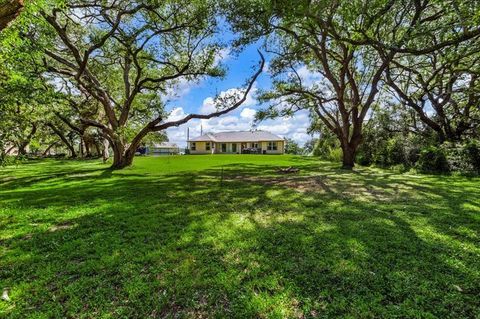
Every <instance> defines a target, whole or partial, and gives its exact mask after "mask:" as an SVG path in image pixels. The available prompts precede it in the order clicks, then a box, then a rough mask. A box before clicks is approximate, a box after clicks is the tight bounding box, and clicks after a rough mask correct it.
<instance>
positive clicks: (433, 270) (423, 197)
mask: <svg viewBox="0 0 480 319" xmlns="http://www.w3.org/2000/svg"><path fill="white" fill-rule="evenodd" d="M316 166H317V165H316V164H312V165H311V166H309V165H306V166H305V167H304V168H303V171H302V172H301V173H300V174H299V175H295V176H283V175H282V176H277V175H276V174H275V170H276V167H275V166H270V167H265V166H262V165H259V166H255V165H250V164H239V165H235V166H231V167H228V168H225V167H224V175H223V178H222V177H221V175H220V174H221V170H219V169H211V170H204V171H199V172H195V173H188V174H186V173H182V174H178V175H166V176H145V175H142V174H129V175H117V174H115V173H113V174H106V175H103V174H101V175H100V176H98V175H95V176H76V175H78V171H76V172H75V171H74V172H72V173H71V175H68V174H67V175H65V176H61V177H58V178H57V179H56V180H55V181H52V182H51V183H47V185H45V187H43V188H38V189H26V190H21V189H20V190H19V189H17V190H16V191H15V192H12V193H6V194H1V197H2V198H1V199H0V200H1V201H2V202H6V203H8V205H9V207H10V210H9V211H7V212H6V214H12V215H14V216H13V217H12V220H11V222H10V223H9V227H11V228H12V229H14V228H15V227H16V226H19V225H24V224H28V223H29V222H31V221H32V218H34V223H36V224H37V225H36V226H35V227H30V228H28V227H25V229H24V231H20V232H18V233H17V234H15V235H12V236H10V237H7V238H4V239H3V240H2V246H4V247H5V249H4V252H3V253H2V260H1V261H0V263H1V265H0V266H1V267H0V269H1V270H0V281H1V282H2V285H3V286H4V287H9V288H10V290H11V291H10V295H11V299H12V301H11V303H9V304H7V306H5V307H4V309H6V310H4V311H5V313H6V314H7V315H8V316H11V317H19V318H20V317H27V316H29V315H33V314H34V313H37V314H38V313H41V314H42V315H43V316H45V317H82V316H84V317H99V316H112V317H191V318H198V317H215V316H217V317H238V318H245V317H251V318H254V317H301V316H304V317H331V318H335V317H339V316H340V317H344V316H351V317H393V316H396V317H428V316H437V317H445V318H447V317H451V318H468V317H474V316H475V314H477V313H478V311H479V309H480V304H479V300H478V299H477V298H476V297H477V296H478V294H479V293H480V291H479V287H478V285H477V283H478V280H479V274H478V269H479V267H480V265H479V261H478V260H479V259H478V250H476V249H475V248H472V247H471V245H472V244H474V242H472V240H473V239H472V237H469V236H467V235H465V234H459V235H457V236H453V235H452V233H451V232H450V231H449V229H450V230H451V229H452V228H457V227H469V229H471V230H472V231H477V232H478V231H479V230H480V229H479V226H478V224H475V223H474V222H473V221H474V219H473V217H472V216H471V212H470V211H469V209H468V208H464V207H463V206H462V205H463V203H464V202H465V198H464V200H462V197H461V195H460V194H459V193H457V192H455V191H456V189H453V187H447V186H441V187H435V181H436V180H435V179H433V180H432V179H427V180H425V181H423V180H422V182H421V183H419V184H417V183H413V182H411V181H410V180H409V179H408V178H402V177H398V176H395V175H393V174H392V175H387V176H385V174H379V175H375V173H373V172H372V173H371V174H366V173H365V174H364V173H362V172H360V173H358V172H357V173H345V174H337V172H335V171H334V172H332V171H331V170H330V169H323V170H322V169H320V171H316V172H312V170H314V169H318V168H317V167H316ZM313 173H314V174H313ZM312 174H313V175H315V176H310V175H312ZM264 176H266V177H267V179H264V178H263V177H264ZM268 178H270V179H272V178H279V179H281V181H283V182H284V183H280V182H274V183H268ZM309 178H311V179H317V180H320V181H321V183H323V184H319V185H323V186H320V188H318V189H315V186H313V187H312V189H299V186H298V185H299V184H298V183H301V182H302V180H308V179H309ZM295 179H299V180H300V181H297V184H295V183H290V184H289V183H288V180H295ZM285 181H287V182H285ZM437 182H438V181H437ZM367 187H376V188H378V189H383V192H384V193H382V194H381V196H380V195H379V194H377V197H375V196H373V195H372V196H371V197H368V198H367V200H364V198H363V197H365V196H366V195H365V193H364V189H367V191H368V188H367ZM399 189H400V190H402V191H399ZM399 192H400V193H399ZM399 194H400V195H399ZM436 196H438V197H436ZM384 197H386V198H387V199H388V198H389V199H390V201H388V200H384ZM20 202H21V204H19V203H20ZM432 203H433V204H435V207H436V208H438V209H434V210H432V209H431V205H432ZM473 203H476V204H478V203H477V202H476V201H475V202H473ZM32 210H33V211H34V212H35V213H34V214H33V215H32V213H31V211H32ZM72 210H73V211H75V213H71V214H69V213H68V212H70V211H72ZM465 225H466V226H465ZM462 247H463V248H462ZM4 305H5V303H4ZM0 309H2V308H0Z"/></svg>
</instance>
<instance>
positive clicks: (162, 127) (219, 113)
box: [153, 51, 265, 131]
mask: <svg viewBox="0 0 480 319" xmlns="http://www.w3.org/2000/svg"><path fill="white" fill-rule="evenodd" d="M258 54H259V55H260V58H261V62H260V67H259V69H258V70H257V72H256V73H255V74H254V75H253V77H252V78H251V79H250V81H249V82H248V85H247V88H246V90H245V92H244V93H243V96H242V98H241V99H240V100H238V101H237V102H235V103H234V104H233V105H232V106H230V107H227V108H224V109H222V110H219V111H217V112H213V113H210V114H189V115H187V116H185V117H184V118H183V119H181V120H178V121H172V122H167V123H163V124H160V125H156V126H155V127H154V129H153V130H154V131H163V130H165V129H167V128H169V127H173V126H179V125H182V124H185V123H187V122H188V121H190V120H193V119H202V120H208V119H211V118H214V117H219V116H222V115H224V114H227V113H229V112H231V111H233V110H235V109H237V108H238V107H239V106H241V105H242V104H243V103H244V102H245V101H246V99H247V96H248V94H249V93H250V91H251V90H252V87H253V84H254V83H255V81H256V80H257V78H258V77H259V76H260V74H261V73H262V71H263V68H264V67H265V57H264V56H263V54H262V53H261V52H260V51H258Z"/></svg>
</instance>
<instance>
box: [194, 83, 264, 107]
mask: <svg viewBox="0 0 480 319" xmlns="http://www.w3.org/2000/svg"><path fill="white" fill-rule="evenodd" d="M256 91H257V87H256V85H254V86H253V87H252V89H251V90H250V92H249V93H248V94H247V99H246V100H245V102H243V104H242V106H241V108H244V107H249V106H253V105H255V104H256V100H255V98H254V95H255V92H256ZM218 96H219V98H220V99H228V98H232V100H235V101H237V100H239V99H241V98H242V96H243V90H241V89H237V88H233V89H228V90H226V91H222V92H220V94H219V95H218ZM216 110H217V107H216V104H215V99H214V98H213V97H207V98H206V99H205V100H203V103H202V106H201V107H200V113H201V114H209V113H213V112H215V111H216Z"/></svg>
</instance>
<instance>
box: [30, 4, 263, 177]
mask: <svg viewBox="0 0 480 319" xmlns="http://www.w3.org/2000/svg"><path fill="white" fill-rule="evenodd" d="M35 31H37V32H35ZM217 31H218V27H217V18H216V16H215V11H214V6H213V5H212V3H210V2H209V1H200V0H199V1H190V0H180V1H178V0H175V1H173V0H167V1H156V0H143V1H126V0H118V1H97V0H87V1H85V0H82V1H75V0H70V1H65V3H63V4H61V5H58V6H53V7H50V8H49V9H44V10H41V11H40V15H39V17H38V19H37V20H36V22H35V28H34V30H33V32H32V31H30V33H29V36H30V38H31V39H32V40H33V41H37V42H41V43H42V45H43V47H44V52H45V55H46V58H45V59H44V63H45V66H46V68H47V70H48V72H49V74H50V76H51V77H52V79H53V80H54V79H55V78H62V79H64V80H68V81H69V82H70V83H71V84H72V85H73V86H74V87H75V89H76V90H77V94H79V95H82V94H83V95H85V96H91V97H93V98H94V99H96V101H98V103H99V104H100V105H101V107H102V112H103V116H102V117H101V118H100V119H99V118H98V117H96V118H84V117H82V118H81V121H82V122H83V123H84V124H86V125H89V126H93V127H96V128H98V129H99V130H100V131H101V132H102V134H103V136H104V137H105V138H106V139H108V141H109V143H110V145H111V147H112V149H113V155H114V159H113V165H112V167H113V168H117V169H119V168H123V167H125V166H128V165H130V164H131V163H132V160H133V157H134V154H135V152H136V150H137V148H138V146H139V145H140V143H141V141H142V139H143V138H144V137H145V136H146V135H147V134H149V133H151V132H158V131H163V130H165V129H167V128H169V127H172V126H178V125H181V124H184V123H186V122H188V121H189V120H191V119H195V118H196V119H208V118H212V117H216V116H220V115H222V114H225V113H227V112H229V111H231V110H233V109H235V108H237V107H239V106H240V105H241V104H242V103H243V102H244V101H245V99H246V95H247V94H248V93H249V91H250V90H251V88H252V86H253V83H254V81H255V80H256V78H257V77H258V76H259V74H260V72H261V70H262V67H263V56H261V58H262V62H261V63H260V64H261V65H260V67H259V69H258V70H257V71H256V72H255V73H254V75H253V76H252V78H251V79H250V80H249V81H248V83H247V84H246V86H245V89H244V90H243V91H242V94H237V95H236V96H230V97H229V98H227V99H222V101H220V102H219V105H218V110H217V111H216V112H213V113H211V114H190V115H187V116H186V117H185V118H183V119H180V120H177V121H171V122H166V121H165V119H166V117H167V115H168V114H167V113H166V111H165V105H164V99H165V97H166V96H167V95H168V92H169V90H172V88H174V87H175V83H177V82H178V81H179V80H182V81H198V80H200V79H202V78H203V77H206V76H213V77H218V76H222V75H223V70H222V69H221V68H220V67H219V66H218V64H217V61H216V60H217V59H216V57H217V56H218V55H219V53H220V50H221V49H222V46H221V45H219V44H218V41H216V40H215V36H216V35H217ZM45 35H49V36H51V40H48V37H46V39H47V40H44V41H43V42H42V41H39V38H40V37H41V36H45ZM48 41H50V43H48ZM45 42H47V44H46V45H45ZM54 81H55V80H54ZM79 116H81V114H79Z"/></svg>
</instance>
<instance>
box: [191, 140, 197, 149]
mask: <svg viewBox="0 0 480 319" xmlns="http://www.w3.org/2000/svg"><path fill="white" fill-rule="evenodd" d="M190 150H192V151H195V150H197V143H195V142H192V143H190Z"/></svg>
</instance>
